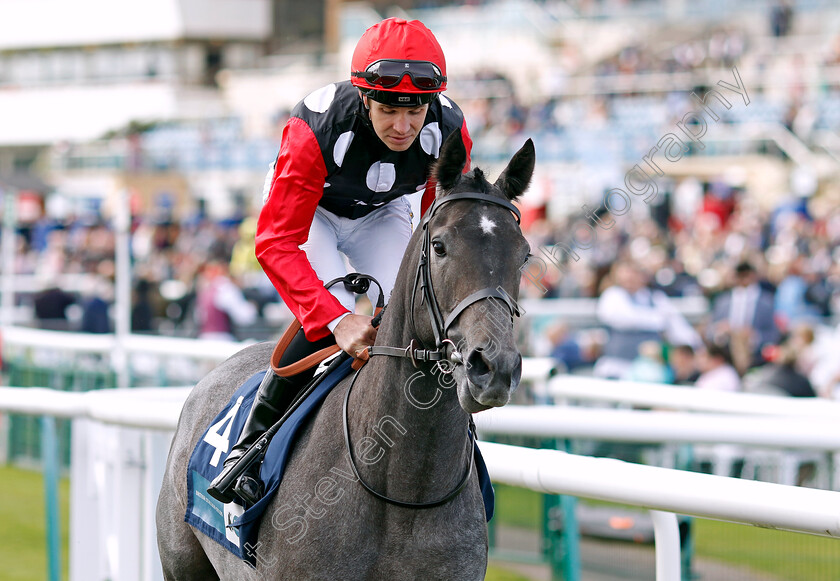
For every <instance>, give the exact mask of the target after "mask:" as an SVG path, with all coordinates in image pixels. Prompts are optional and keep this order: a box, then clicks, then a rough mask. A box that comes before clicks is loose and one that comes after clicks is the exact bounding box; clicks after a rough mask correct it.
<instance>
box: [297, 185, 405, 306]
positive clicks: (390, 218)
mask: <svg viewBox="0 0 840 581" xmlns="http://www.w3.org/2000/svg"><path fill="white" fill-rule="evenodd" d="M412 218H413V213H412V210H411V205H410V204H409V201H408V200H407V199H406V198H405V196H403V197H402V198H397V199H396V200H393V201H391V202H389V203H387V204H385V205H384V206H382V207H381V208H378V209H377V210H374V211H373V212H371V213H370V214H368V215H367V216H364V217H362V218H358V219H356V220H352V219H350V218H343V217H341V216H336V215H335V214H333V213H331V212H328V211H327V210H324V209H323V208H321V207H320V206H319V207H318V209H317V210H316V211H315V218H314V219H313V220H312V226H311V228H310V229H309V239H308V240H307V241H306V242H305V243H304V244H302V245H301V246H300V248H301V250H303V251H304V252H306V257H307V258H308V259H309V262H310V264H311V265H312V268H313V269H314V270H315V273H316V274H317V275H318V278H320V279H321V280H322V281H323V282H325V283H326V282H329V281H331V280H333V279H334V278H338V277H341V276H344V275H345V274H347V273H348V272H359V273H362V274H367V275H370V276H372V277H373V278H375V279H376V280H377V281H378V282H379V284H381V285H382V290H383V292H384V293H385V302H386V303H387V302H388V299H389V297H390V296H391V291H392V290H393V288H394V281H395V280H396V278H397V271H398V270H399V267H400V263H401V262H402V258H403V254H405V248H406V246H407V245H408V239H409V238H411V232H412ZM345 257H346V259H347V261H348V262H349V263H350V269H349V270H348V268H347V266H346V263H345ZM330 292H331V293H332V294H333V296H335V297H336V298H337V299H338V300H339V301H341V304H342V305H344V307H345V308H346V309H348V310H349V311H350V312H351V313H352V312H355V310H356V309H355V307H356V298H355V295H354V294H353V293H351V292H349V291H347V290H346V289H345V288H344V285H342V284H340V283H339V284H335V285H333V286H332V288H330ZM378 296H379V288H377V286H376V285H371V286H370V289H369V291H368V298H369V299H370V302H371V304H372V305H376V299H377V297H378Z"/></svg>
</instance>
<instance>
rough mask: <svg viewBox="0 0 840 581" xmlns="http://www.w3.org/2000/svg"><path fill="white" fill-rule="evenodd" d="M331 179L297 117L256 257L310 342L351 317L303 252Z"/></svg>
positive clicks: (284, 145)
mask: <svg viewBox="0 0 840 581" xmlns="http://www.w3.org/2000/svg"><path fill="white" fill-rule="evenodd" d="M326 176H327V170H326V166H325V165H324V159H323V157H322V155H321V149H320V147H319V146H318V141H317V140H316V138H315V135H314V134H313V133H312V130H311V129H310V128H309V126H308V125H307V124H306V123H305V122H304V121H303V120H302V119H299V118H297V117H292V118H291V119H290V120H289V122H288V124H287V125H286V128H285V130H284V131H283V138H282V140H281V143H280V153H279V154H278V156H277V164H276V166H275V169H274V177H273V179H272V184H271V189H270V190H269V195H268V199H267V200H266V201H265V205H264V206H263V208H262V211H261V212H260V217H259V220H258V221H257V234H256V255H257V260H259V262H260V264H261V265H262V267H263V270H265V273H266V275H268V278H269V279H270V280H271V282H272V283H273V284H274V287H275V288H276V289H277V292H279V293H280V296H281V297H282V298H283V301H285V303H286V305H288V307H289V309H290V310H291V311H292V313H293V314H294V315H295V316H296V317H297V319H298V320H299V321H300V323H301V324H302V325H303V330H304V333H306V338H307V339H309V340H310V341H316V340H318V339H321V338H323V337H326V336H327V335H328V334H329V333H330V331H329V329H328V328H327V323H329V322H330V321H332V320H333V319H335V318H336V317H338V316H339V315H341V314H343V313H346V312H347V309H345V308H344V307H343V306H342V305H341V303H340V302H339V301H338V299H336V298H335V297H334V296H333V295H332V294H330V292H329V291H328V290H327V289H325V288H324V284H323V282H322V281H321V280H320V279H319V278H318V275H317V274H316V273H315V271H314V270H313V268H312V265H311V264H310V263H309V260H308V259H307V257H306V253H305V252H304V251H303V250H301V249H300V245H301V244H303V243H304V242H306V240H307V239H308V237H309V228H310V226H311V225H312V220H313V218H314V216H315V209H316V208H317V207H318V202H319V201H320V200H321V197H322V196H323V194H324V181H325V179H326Z"/></svg>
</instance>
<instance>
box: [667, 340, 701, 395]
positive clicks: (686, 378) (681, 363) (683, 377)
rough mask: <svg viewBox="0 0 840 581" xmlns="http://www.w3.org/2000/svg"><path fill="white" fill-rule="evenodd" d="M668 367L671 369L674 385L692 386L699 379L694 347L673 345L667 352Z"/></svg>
mask: <svg viewBox="0 0 840 581" xmlns="http://www.w3.org/2000/svg"><path fill="white" fill-rule="evenodd" d="M668 365H669V366H670V367H671V374H672V376H673V383H674V385H694V384H695V383H696V382H697V379H698V378H699V377H700V372H699V371H698V370H697V360H696V355H695V353H694V347H692V346H691V345H674V346H673V347H672V348H671V350H670V351H669V352H668Z"/></svg>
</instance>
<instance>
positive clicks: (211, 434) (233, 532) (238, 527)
mask: <svg viewBox="0 0 840 581" xmlns="http://www.w3.org/2000/svg"><path fill="white" fill-rule="evenodd" d="M351 363H352V360H348V361H345V362H344V363H343V364H342V365H341V366H339V367H338V368H337V369H336V370H335V371H334V372H333V373H332V374H330V376H328V377H325V378H324V379H323V381H321V383H320V384H319V385H318V386H317V387H316V388H315V391H313V392H312V394H311V395H310V396H309V397H308V398H307V399H306V400H305V401H304V402H303V403H302V404H301V405H300V406H299V407H298V408H297V409H296V410H295V411H294V412H293V413H292V415H290V416H289V418H288V419H287V420H286V422H285V423H284V424H283V426H282V427H281V428H280V430H279V431H278V432H277V434H276V435H275V436H274V438H272V440H271V443H270V444H269V445H268V448H267V450H266V454H265V459H264V461H263V464H262V468H261V469H260V477H261V478H262V480H263V482H264V483H265V489H266V494H265V496H264V497H263V498H262V499H261V500H260V501H259V502H258V503H257V504H255V505H254V506H252V507H251V508H249V509H247V510H245V508H244V507H242V506H241V505H239V504H236V503H235V502H231V503H228V504H223V503H222V502H220V501H218V500H216V499H215V498H213V497H212V496H210V495H209V494H207V487H208V486H209V485H210V482H212V480H213V479H214V478H215V477H216V476H218V474H219V473H220V472H221V471H222V467H223V465H224V460H225V458H226V457H227V453H228V452H229V451H230V449H231V448H232V447H233V445H234V444H235V443H236V441H237V439H238V437H239V434H240V432H241V431H242V428H243V426H244V425H245V420H246V419H247V417H248V412H249V411H250V409H251V406H252V405H253V403H254V398H255V397H256V394H257V389H258V388H259V386H260V383H261V382H262V379H263V376H264V375H265V372H264V371H262V372H260V373H257V374H256V375H254V376H252V377H251V378H249V379H248V380H247V381H246V382H245V383H243V384H242V386H241V387H239V389H237V390H236V391H235V392H234V394H233V395H232V396H231V398H230V401H229V402H228V404H227V405H226V406H225V408H224V409H223V410H222V411H221V412H219V414H218V415H217V416H216V417H215V418H214V419H213V421H212V422H211V424H210V427H208V428H207V430H206V431H205V432H204V434H203V435H202V437H201V439H199V441H198V444H197V445H196V447H195V449H194V450H193V453H192V456H190V461H189V464H188V466H187V494H188V500H187V512H186V515H185V516H184V520H185V521H186V522H187V523H189V524H190V525H192V526H194V527H195V528H196V529H198V530H200V531H201V532H203V533H204V534H206V535H207V536H209V537H210V538H212V539H213V540H215V541H216V542H218V543H219V544H221V545H222V546H223V547H225V548H226V549H228V550H229V551H231V552H232V553H233V554H235V555H236V556H238V557H239V558H241V559H243V560H245V561H246V562H248V563H250V564H252V565H255V563H256V547H257V532H258V530H259V524H260V519H261V517H262V515H263V512H264V511H265V509H266V507H267V506H268V504H269V502H270V501H271V499H272V498H273V496H274V494H275V493H276V492H277V487H278V486H279V485H280V481H281V480H282V479H283V471H284V469H285V467H286V463H287V462H288V460H289V457H290V456H291V453H292V448H293V445H294V443H295V440H296V438H297V434H298V431H299V430H300V428H302V427H303V426H304V425H305V424H306V421H307V419H308V418H309V417H310V415H311V414H312V413H313V412H315V411H317V409H318V408H319V407H320V406H321V403H322V402H323V401H324V398H326V397H327V394H329V392H330V391H331V390H332V388H333V387H335V386H336V385H337V384H338V382H339V381H341V380H342V379H344V378H345V377H346V376H347V375H348V374H349V373H350V372H351V368H350V365H351ZM475 467H476V470H477V471H478V477H479V483H480V484H481V493H482V496H483V497H484V510H485V515H486V517H487V520H488V521H489V520H490V519H491V518H492V516H493V509H494V502H495V501H494V494H493V487H492V485H491V483H490V476H489V474H488V473H487V467H486V465H485V463H484V460H483V458H482V457H481V452H480V451H479V449H478V446H476V448H475Z"/></svg>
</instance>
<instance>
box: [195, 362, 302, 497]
mask: <svg viewBox="0 0 840 581" xmlns="http://www.w3.org/2000/svg"><path fill="white" fill-rule="evenodd" d="M304 379H305V378H304ZM294 380H298V378H297V377H293V378H287V377H279V376H278V375H276V374H275V373H274V372H273V371H271V370H270V369H269V370H268V371H267V372H266V375H265V379H263V382H262V383H261V384H260V387H259V390H258V391H257V396H256V398H255V399H254V405H253V406H252V407H251V411H250V413H249V414H248V419H247V420H245V425H244V426H243V427H242V433H241V434H240V435H239V440H237V442H236V444H235V445H234V446H233V449H231V451H230V453H229V454H228V456H227V458H225V465H224V468H223V469H222V472H221V473H220V474H219V475H218V476H217V477H216V478H215V479H214V480H213V482H212V483H210V487H209V488H208V489H207V492H208V493H209V494H210V496H212V497H213V498H215V499H216V500H219V501H221V502H224V503H228V502H231V501H233V500H234V499H235V497H236V496H239V497H240V498H241V499H242V500H244V501H245V502H246V503H247V504H248V506H251V505H253V504H254V503H256V502H257V501H258V500H259V499H260V498H262V495H263V485H262V481H261V480H260V478H259V474H260V462H254V463H253V464H251V465H250V466H249V467H248V470H246V471H245V472H244V473H243V474H242V476H240V477H239V478H238V479H237V480H236V481H234V482H227V481H228V480H229V474H230V472H231V470H233V467H234V466H236V463H237V462H238V461H239V459H240V458H242V456H243V455H244V454H245V452H246V450H248V448H249V447H250V446H251V444H253V443H254V442H256V441H257V440H259V439H260V436H262V435H263V434H264V433H265V432H266V431H267V430H268V429H269V428H270V427H271V426H273V425H274V423H275V422H276V421H277V420H279V419H280V418H281V417H282V416H283V413H284V412H285V411H286V409H287V408H288V407H289V404H290V403H291V402H292V401H293V400H294V398H295V396H296V395H297V393H298V391H299V389H300V388H301V387H302V384H300V383H299V382H300V380H298V381H294ZM296 383H297V385H295V384H296ZM304 383H305V382H304Z"/></svg>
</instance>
